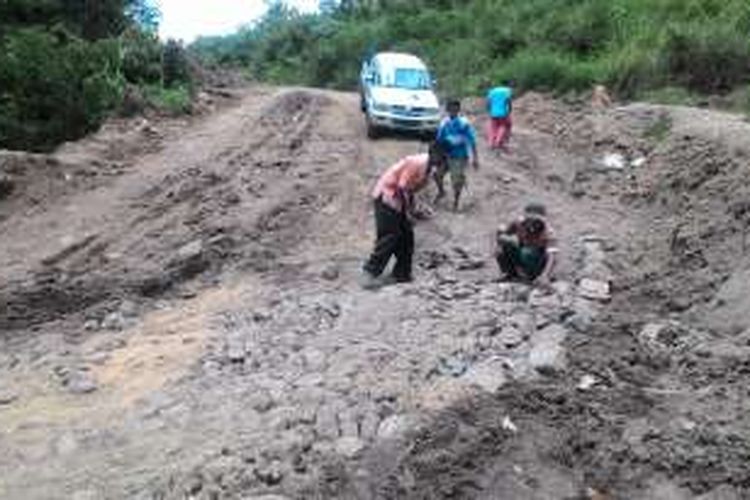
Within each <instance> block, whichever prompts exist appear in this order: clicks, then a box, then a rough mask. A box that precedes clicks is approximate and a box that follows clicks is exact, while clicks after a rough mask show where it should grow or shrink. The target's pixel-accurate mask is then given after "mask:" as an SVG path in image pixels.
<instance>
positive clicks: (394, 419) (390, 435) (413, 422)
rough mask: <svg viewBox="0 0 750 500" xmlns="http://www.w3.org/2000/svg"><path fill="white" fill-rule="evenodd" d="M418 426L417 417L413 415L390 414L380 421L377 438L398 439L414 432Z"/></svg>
mask: <svg viewBox="0 0 750 500" xmlns="http://www.w3.org/2000/svg"><path fill="white" fill-rule="evenodd" d="M418 426H419V419H418V418H417V417H416V416H414V415H409V414H399V415H391V416H390V417H388V418H386V419H384V420H383V421H382V422H380V426H378V438H380V439H400V438H403V437H405V436H407V435H409V434H411V433H412V432H414V431H415V430H416V429H417V427H418Z"/></svg>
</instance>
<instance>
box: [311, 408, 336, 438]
mask: <svg viewBox="0 0 750 500" xmlns="http://www.w3.org/2000/svg"><path fill="white" fill-rule="evenodd" d="M315 433H316V434H317V436H318V437H320V438H322V439H336V438H338V437H339V436H340V432H339V420H338V411H337V410H336V408H333V407H332V406H330V405H326V406H322V407H321V408H319V409H318V412H317V414H316V415H315Z"/></svg>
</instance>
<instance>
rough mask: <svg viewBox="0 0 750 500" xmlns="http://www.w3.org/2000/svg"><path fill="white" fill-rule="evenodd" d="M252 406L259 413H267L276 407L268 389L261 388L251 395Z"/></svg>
mask: <svg viewBox="0 0 750 500" xmlns="http://www.w3.org/2000/svg"><path fill="white" fill-rule="evenodd" d="M250 406H251V407H252V408H253V409H254V410H255V411H257V412H258V413H266V412H267V411H269V410H270V409H271V408H273V407H274V401H273V398H272V397H271V394H270V393H269V392H268V391H267V390H265V389H259V390H257V391H255V392H253V394H251V395H250Z"/></svg>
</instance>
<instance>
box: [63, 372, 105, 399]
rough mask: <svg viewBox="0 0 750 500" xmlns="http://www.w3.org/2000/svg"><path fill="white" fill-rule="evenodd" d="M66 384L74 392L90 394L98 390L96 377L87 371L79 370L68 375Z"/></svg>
mask: <svg viewBox="0 0 750 500" xmlns="http://www.w3.org/2000/svg"><path fill="white" fill-rule="evenodd" d="M65 386H66V387H67V389H68V391H69V392H71V393H72V394H88V393H91V392H94V391H96V390H97V388H98V386H97V384H96V380H94V377H93V376H92V375H91V374H90V373H88V372H86V371H81V370H77V371H74V372H72V373H70V374H69V375H68V376H67V379H66V382H65Z"/></svg>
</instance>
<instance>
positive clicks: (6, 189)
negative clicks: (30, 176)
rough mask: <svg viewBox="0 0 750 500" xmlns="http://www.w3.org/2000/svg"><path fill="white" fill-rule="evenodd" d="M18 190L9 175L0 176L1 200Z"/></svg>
mask: <svg viewBox="0 0 750 500" xmlns="http://www.w3.org/2000/svg"><path fill="white" fill-rule="evenodd" d="M15 189H16V183H15V182H14V181H13V179H11V178H10V177H9V176H7V175H0V200H2V199H4V198H8V197H9V196H10V195H11V194H13V191H15Z"/></svg>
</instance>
